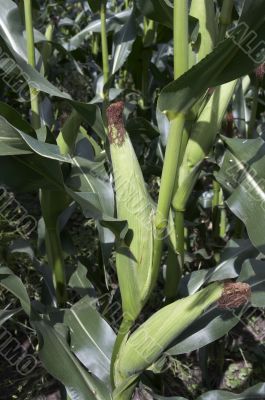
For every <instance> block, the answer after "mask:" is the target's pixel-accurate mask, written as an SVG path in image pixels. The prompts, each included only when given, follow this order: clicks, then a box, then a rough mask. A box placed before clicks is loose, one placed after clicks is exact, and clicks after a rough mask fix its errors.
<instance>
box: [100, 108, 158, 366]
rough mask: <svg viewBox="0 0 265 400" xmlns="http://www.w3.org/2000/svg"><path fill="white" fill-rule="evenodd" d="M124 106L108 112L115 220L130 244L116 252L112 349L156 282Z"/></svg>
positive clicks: (146, 207) (150, 230) (143, 192)
mask: <svg viewBox="0 0 265 400" xmlns="http://www.w3.org/2000/svg"><path fill="white" fill-rule="evenodd" d="M122 111H123V103H122V102H117V103H115V104H112V105H110V106H109V108H108V109H107V118H108V131H109V142H110V152H111V160H112V167H113V175H114V179H115V189H116V203H117V217H118V218H119V219H121V220H127V221H128V227H129V230H130V231H131V232H132V240H131V243H130V245H129V247H126V246H123V247H120V248H118V249H117V255H116V268H117V274H118V279H119V285H120V290H121V297H122V309H123V323H122V325H121V327H120V332H119V335H118V339H117V342H116V347H115V349H114V356H113V357H114V358H115V355H116V353H117V352H118V348H119V344H120V342H121V340H122V339H123V337H124V335H126V333H127V332H128V330H129V329H130V327H131V325H132V324H133V322H134V321H135V319H136V318H137V317H138V315H139V313H140V312H141V310H142V308H143V306H144V304H145V303H146V301H147V299H148V297H149V295H150V293H151V290H152V288H153V286H154V283H155V281H156V274H157V271H155V270H153V268H152V263H153V248H154V236H155V231H154V224H153V206H152V202H151V199H150V197H149V194H148V192H147V189H146V186H145V182H144V178H143V175H142V171H141V168H140V165H139V163H138V160H137V157H136V155H135V152H134V149H133V146H132V144H131V141H130V138H129V136H128V134H127V132H126V131H125V128H124V124H123V121H122Z"/></svg>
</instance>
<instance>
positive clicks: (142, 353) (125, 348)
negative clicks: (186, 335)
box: [115, 283, 223, 387]
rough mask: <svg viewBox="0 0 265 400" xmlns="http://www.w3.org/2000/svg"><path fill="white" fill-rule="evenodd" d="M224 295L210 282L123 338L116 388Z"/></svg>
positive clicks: (220, 284) (215, 284)
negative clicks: (127, 337)
mask: <svg viewBox="0 0 265 400" xmlns="http://www.w3.org/2000/svg"><path fill="white" fill-rule="evenodd" d="M222 293H223V284H222V283H213V284H211V285H209V286H208V287H206V288H204V289H202V290H200V291H199V292H197V293H195V294H193V295H191V296H188V297H186V298H184V299H181V300H177V301H175V302H174V303H172V304H170V305H168V306H166V307H164V308H162V309H160V310H159V311H157V312H156V313H155V314H154V315H152V316H151V317H150V318H149V319H148V320H147V321H146V322H145V323H143V324H142V325H141V326H140V327H139V328H138V329H137V330H136V331H135V332H134V333H133V334H132V335H131V336H130V337H129V339H126V338H125V339H124V341H123V343H122V346H121V348H120V352H119V355H118V357H117V360H116V363H115V383H116V386H118V387H119V386H120V385H123V386H124V382H126V381H127V380H130V379H132V378H133V377H135V376H138V375H139V374H140V373H141V372H142V371H144V370H146V369H147V368H148V367H149V366H150V365H152V364H153V363H154V362H155V361H156V360H157V359H158V358H159V357H160V356H161V355H162V353H163V352H164V351H165V350H166V348H167V347H168V346H169V345H170V343H171V342H172V341H173V340H174V339H176V337H178V336H179V335H180V334H181V333H182V332H183V330H184V329H185V328H187V327H188V326H189V325H190V324H191V323H192V322H193V321H194V320H195V319H196V318H198V317H199V316H200V314H201V313H202V312H203V311H204V310H205V309H206V308H207V307H209V306H210V305H211V304H212V303H214V302H215V301H217V300H218V299H219V298H220V297H221V295H222Z"/></svg>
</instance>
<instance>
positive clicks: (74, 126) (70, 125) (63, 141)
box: [57, 110, 82, 154]
mask: <svg viewBox="0 0 265 400" xmlns="http://www.w3.org/2000/svg"><path fill="white" fill-rule="evenodd" d="M81 121H82V117H81V115H80V114H79V113H78V112H77V111H75V110H73V111H72V113H71V114H70V115H69V117H68V118H67V120H66V121H65V123H64V125H63V127H62V129H61V131H60V133H59V135H58V137H57V144H58V146H59V148H60V151H61V153H62V154H68V153H69V154H72V153H73V151H74V145H75V141H76V137H77V134H78V132H79V128H80V124H81Z"/></svg>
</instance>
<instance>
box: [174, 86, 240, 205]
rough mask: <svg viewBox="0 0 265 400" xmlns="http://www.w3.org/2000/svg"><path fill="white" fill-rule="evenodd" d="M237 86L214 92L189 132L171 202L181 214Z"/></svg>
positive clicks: (224, 87) (219, 88)
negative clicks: (176, 188) (175, 189)
mask: <svg viewBox="0 0 265 400" xmlns="http://www.w3.org/2000/svg"><path fill="white" fill-rule="evenodd" d="M236 83H237V80H235V81H232V82H229V83H226V84H224V85H221V86H220V87H218V88H217V89H215V92H214V94H213V95H212V96H211V98H210V100H209V101H208V103H207V105H206V106H205V108H204V109H203V111H202V113H201V114H200V116H199V118H198V120H197V122H196V124H195V126H194V128H193V129H192V132H191V136H190V138H189V141H188V144H187V147H186V151H185V154H184V158H183V162H182V165H181V166H180V171H179V182H178V190H177V191H176V193H175V196H174V198H173V201H172V205H173V208H174V209H175V210H176V211H181V212H183V211H184V210H185V208H186V203H187V200H188V198H189V196H190V194H191V191H192V190H193V187H194V185H195V183H196V181H197V178H198V176H199V173H200V166H201V163H202V161H203V160H204V158H205V157H206V156H207V155H208V154H209V152H210V150H211V148H212V146H213V144H214V141H215V138H216V135H217V133H218V130H219V129H220V126H221V123H222V120H223V117H224V113H225V111H226V109H227V106H228V104H229V102H230V100H231V98H232V95H233V93H234V90H235V87H236Z"/></svg>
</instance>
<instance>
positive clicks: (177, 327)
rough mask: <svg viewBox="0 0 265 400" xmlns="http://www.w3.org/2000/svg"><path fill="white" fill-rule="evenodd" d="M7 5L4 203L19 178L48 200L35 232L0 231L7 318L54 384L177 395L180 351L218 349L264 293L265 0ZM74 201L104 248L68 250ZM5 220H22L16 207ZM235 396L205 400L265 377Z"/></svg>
mask: <svg viewBox="0 0 265 400" xmlns="http://www.w3.org/2000/svg"><path fill="white" fill-rule="evenodd" d="M17 3H19V4H17ZM0 11H1V13H0V38H1V53H0V57H1V58H0V67H1V71H2V72H1V77H2V82H1V85H2V98H1V102H0V114H1V122H0V128H1V144H0V179H1V184H2V187H3V188H4V189H3V195H1V200H0V201H1V203H0V212H1V213H3V210H5V209H6V208H7V207H8V205H9V204H10V197H8V196H7V193H8V192H7V190H9V191H12V193H13V192H14V193H15V196H16V195H18V196H19V195H20V194H21V193H23V192H24V193H32V192H33V193H35V194H36V196H37V199H38V200H37V202H38V207H39V213H40V216H39V217H38V221H37V223H36V225H38V227H37V229H36V230H35V231H34V232H33V234H32V232H30V234H29V235H26V236H25V237H23V238H22V239H21V238H20V239H15V240H13V241H12V243H11V244H9V245H6V243H4V245H3V247H4V250H3V257H1V258H2V259H3V260H2V261H1V267H0V286H1V287H2V288H3V289H4V290H5V291H4V294H6V293H9V294H8V295H7V298H9V296H10V293H11V295H12V296H13V297H14V298H15V299H16V300H17V302H18V307H19V308H17V309H16V311H13V310H12V309H10V310H9V309H6V304H4V305H3V310H2V311H1V314H0V324H1V325H2V324H4V323H6V322H10V321H15V320H16V317H17V316H16V315H15V314H16V313H18V312H20V313H23V318H24V320H25V321H27V322H26V323H27V324H30V326H31V328H30V329H31V330H32V331H33V332H34V335H35V336H36V337H38V345H36V349H35V350H36V352H35V356H36V357H37V359H38V360H39V362H40V363H41V365H42V366H43V367H44V368H45V370H46V371H47V373H49V374H50V375H51V376H52V377H53V379H55V380H56V381H57V382H59V383H60V385H61V386H60V388H61V389H60V390H61V398H65V399H73V400H74V399H75V400H76V399H79V400H87V399H97V400H107V399H113V400H130V399H135V400H136V399H139V398H141V399H144V398H146V399H149V398H150V399H166V398H171V397H164V395H167V394H168V393H167V392H166V393H164V389H163V387H164V383H162V384H161V387H160V389H159V387H158V386H157V385H156V384H155V380H156V375H157V374H160V380H161V382H162V381H163V377H164V375H165V371H167V369H170V362H169V360H172V359H173V360H177V357H178V356H179V355H183V354H187V353H190V352H193V351H194V352H197V353H196V354H198V357H199V359H200V361H201V358H202V356H201V354H202V352H203V351H204V354H205V357H206V359H207V360H208V359H210V351H209V349H210V346H215V349H218V346H219V344H218V343H219V342H217V341H218V340H219V339H220V338H223V337H225V335H226V334H227V333H228V332H229V331H230V330H231V329H233V328H234V327H235V326H236V325H237V324H238V323H239V322H240V320H241V318H244V315H246V313H247V311H248V310H250V309H252V308H253V307H257V308H259V307H264V305H265V302H264V290H265V289H264V272H263V271H264V260H263V258H264V256H263V255H264V249H265V242H264V234H263V233H264V229H265V222H264V221H265V213H264V211H265V210H264V207H263V204H264V190H265V189H264V188H265V187H264V185H263V181H264V176H263V175H264V172H263V171H264V160H263V158H264V139H263V131H262V128H263V125H264V122H263V121H262V120H261V116H262V109H263V107H264V104H265V103H264V101H262V95H263V77H264V74H265V67H264V65H265V51H264V41H265V19H264V1H263V0H256V1H255V2H251V1H250V0H242V1H236V0H222V1H217V0H207V1H205V0H191V1H188V0H172V1H166V0H129V1H128V0H127V1H118V0H114V1H111V0H110V1H107V0H98V1H95V0H88V1H81V2H71V1H65V2H61V1H58V2H52V1H50V0H43V1H41V2H35V1H32V0H21V1H19V2H14V1H12V0H0ZM64 82H66V84H65V83H64ZM7 197H8V199H9V200H7ZM75 212H79V214H81V215H82V217H81V218H82V223H84V221H85V223H86V224H87V225H89V226H90V227H92V229H93V235H96V251H95V253H96V254H97V256H94V255H93V257H92V256H91V252H92V244H91V242H92V240H90V239H91V238H90V239H89V240H86V241H85V243H83V240H82V243H81V244H82V246H83V247H84V248H85V249H86V253H85V254H86V255H85V256H84V255H82V254H80V253H79V252H78V250H77V249H76V248H75V243H74V241H73V240H72V239H73V238H72V237H71V234H70V235H69V232H70V229H71V224H72V221H73V220H74V218H75V216H76V214H75ZM10 213H11V214H10ZM28 213H30V210H28ZM2 215H4V214H2ZM6 215H7V214H5V216H6ZM5 219H6V220H7V221H9V220H10V221H11V222H12V223H11V226H12V227H16V221H14V218H12V207H11V210H10V211H9V213H8V217H5ZM87 225H86V226H87ZM27 226H28V225H27ZM198 227H199V228H200V229H201V230H202V231H203V232H201V233H199V234H198V232H197V230H198V229H199V228H198ZM195 232H197V233H196V234H195ZM79 233H80V232H78V235H77V236H79ZM80 235H81V234H80ZM79 240H80V239H79ZM80 241H81V240H80ZM3 242H4V241H3ZM199 242H203V245H202V246H201V247H200V246H199V244H198V243H199ZM69 243H70V244H69ZM89 252H90V253H89ZM11 253H12V254H13V253H15V254H17V253H20V254H21V253H22V254H24V256H25V257H27V260H29V261H28V262H29V264H30V265H33V267H34V268H35V272H34V273H35V274H37V280H38V282H39V286H38V288H34V290H30V284H28V283H26V281H27V279H26V278H25V276H23V274H22V273H21V272H18V271H15V270H14V268H13V267H12V264H10V263H9V259H10V258H9V256H10V254H11ZM88 253H89V254H90V255H89V256H87V254H88ZM201 254H204V255H205V254H206V255H205V256H202V255H201ZM209 254H210V255H209ZM209 260H210V261H209ZM28 272H29V274H30V267H28ZM117 305H118V311H117V310H116V311H115V312H114V311H113V307H114V306H115V307H116V306H117ZM2 316H3V317H2ZM18 321H19V320H18ZM1 348H2V347H1V343H0V349H1ZM198 350H200V351H199V352H198ZM5 356H6V359H7V353H6V354H5ZM200 357H201V358H200ZM207 362H208V361H207ZM208 367H209V364H208ZM221 368H222V367H221ZM206 369H207V368H206ZM209 371H210V367H209V370H208V371H204V372H203V373H204V374H205V376H209ZM150 376H151V377H150ZM208 389H218V388H216V387H208ZM174 395H175V396H177V397H172V399H179V400H183V399H184V397H180V395H181V393H178V392H176V393H174ZM161 396H162V397H161ZM229 396H230V394H229V393H228V392H226V391H222V390H220V391H219V390H213V391H211V390H210V391H208V392H206V393H202V394H201V396H199V397H198V400H199V399H200V400H206V399H210V398H218V399H228V398H231V399H232V398H233V399H250V398H255V399H258V398H260V399H262V398H264V396H265V383H262V382H261V383H259V384H257V385H255V386H252V387H249V388H247V389H246V390H245V391H242V393H240V394H231V396H230V397H229ZM194 398H195V397H194ZM184 400H186V399H184Z"/></svg>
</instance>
